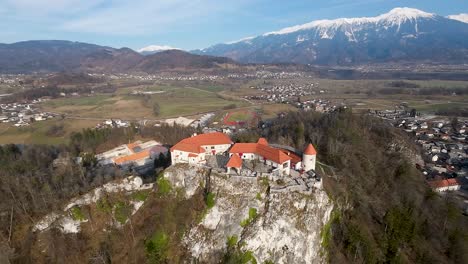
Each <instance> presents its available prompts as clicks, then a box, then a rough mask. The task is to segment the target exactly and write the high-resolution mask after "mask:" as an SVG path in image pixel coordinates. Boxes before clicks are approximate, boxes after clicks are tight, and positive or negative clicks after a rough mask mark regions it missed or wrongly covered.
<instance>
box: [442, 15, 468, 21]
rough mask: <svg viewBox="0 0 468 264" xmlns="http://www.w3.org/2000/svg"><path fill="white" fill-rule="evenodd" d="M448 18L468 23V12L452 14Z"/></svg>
mask: <svg viewBox="0 0 468 264" xmlns="http://www.w3.org/2000/svg"><path fill="white" fill-rule="evenodd" d="M447 18H450V19H455V20H458V21H461V22H464V23H468V14H458V15H450V16H447Z"/></svg>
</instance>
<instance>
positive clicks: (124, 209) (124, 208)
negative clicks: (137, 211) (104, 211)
mask: <svg viewBox="0 0 468 264" xmlns="http://www.w3.org/2000/svg"><path fill="white" fill-rule="evenodd" d="M131 214H132V206H131V205H130V204H128V203H125V202H122V201H119V202H117V203H116V204H115V206H114V217H115V220H117V222H119V223H120V224H122V225H123V224H125V222H127V219H128V218H129V217H130V216H131Z"/></svg>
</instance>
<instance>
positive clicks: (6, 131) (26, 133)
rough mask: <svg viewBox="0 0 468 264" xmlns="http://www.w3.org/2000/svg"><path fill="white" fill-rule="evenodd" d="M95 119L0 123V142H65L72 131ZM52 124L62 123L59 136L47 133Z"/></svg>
mask: <svg viewBox="0 0 468 264" xmlns="http://www.w3.org/2000/svg"><path fill="white" fill-rule="evenodd" d="M96 123H97V121H90V120H71V119H65V120H60V119H59V118H55V119H51V120H46V121H39V122H34V123H32V124H31V125H30V126H26V127H14V126H13V125H12V124H11V123H5V124H1V123H0V144H8V143H16V144H52V145H59V144H66V143H68V140H69V138H68V136H69V135H70V134H71V133H72V132H78V131H81V130H82V129H83V128H90V127H94V126H95V125H96ZM54 125H63V129H64V131H63V132H64V134H63V135H60V136H51V135H48V133H47V132H48V131H49V129H50V128H51V127H52V126H54Z"/></svg>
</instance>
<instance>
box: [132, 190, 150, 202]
mask: <svg viewBox="0 0 468 264" xmlns="http://www.w3.org/2000/svg"><path fill="white" fill-rule="evenodd" d="M149 194H150V191H149V190H143V191H137V192H134V193H132V198H133V199H135V200H137V201H140V202H144V201H146V198H148V195H149Z"/></svg>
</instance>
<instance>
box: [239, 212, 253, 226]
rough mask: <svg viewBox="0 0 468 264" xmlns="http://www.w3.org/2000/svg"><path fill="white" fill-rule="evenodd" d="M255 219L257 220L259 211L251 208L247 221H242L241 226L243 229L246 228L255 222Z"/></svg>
mask: <svg viewBox="0 0 468 264" xmlns="http://www.w3.org/2000/svg"><path fill="white" fill-rule="evenodd" d="M255 218H257V209H256V208H250V209H249V217H248V218H247V219H244V220H242V222H241V223H240V225H241V226H242V227H246V226H247V225H249V224H250V223H252V222H253V221H254V220H255Z"/></svg>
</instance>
